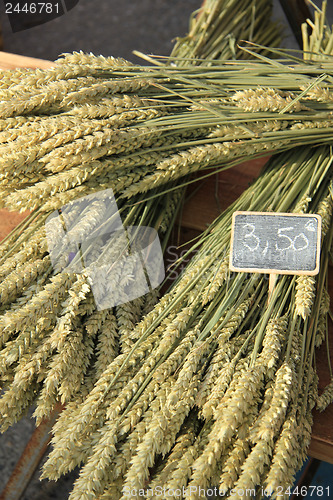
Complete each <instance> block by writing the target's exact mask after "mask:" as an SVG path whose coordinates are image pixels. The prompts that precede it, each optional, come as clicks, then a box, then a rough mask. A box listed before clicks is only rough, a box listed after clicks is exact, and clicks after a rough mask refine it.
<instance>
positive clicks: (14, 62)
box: [0, 52, 54, 69]
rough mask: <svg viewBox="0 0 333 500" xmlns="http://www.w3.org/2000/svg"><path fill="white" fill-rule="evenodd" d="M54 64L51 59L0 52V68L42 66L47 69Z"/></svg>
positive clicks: (33, 67) (34, 67)
mask: <svg viewBox="0 0 333 500" xmlns="http://www.w3.org/2000/svg"><path fill="white" fill-rule="evenodd" d="M52 66H54V63H53V62H51V61H45V60H44V59H35V58H34V57H26V56H20V55H18V54H9V53H8V52H0V69H15V68H32V69H36V68H42V69H47V68H51V67H52Z"/></svg>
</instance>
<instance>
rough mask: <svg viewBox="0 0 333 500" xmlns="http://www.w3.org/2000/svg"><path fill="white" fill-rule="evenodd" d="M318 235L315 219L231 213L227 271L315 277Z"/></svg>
mask: <svg viewBox="0 0 333 500" xmlns="http://www.w3.org/2000/svg"><path fill="white" fill-rule="evenodd" d="M320 234H321V218H320V216H318V215H313V214H305V215H303V214H281V213H273V212H235V213H234V215H233V225H232V239H231V255H230V268H231V270H234V271H252V272H278V273H281V274H317V273H318V271H319V254H320Z"/></svg>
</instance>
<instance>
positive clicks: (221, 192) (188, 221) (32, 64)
mask: <svg viewBox="0 0 333 500" xmlns="http://www.w3.org/2000/svg"><path fill="white" fill-rule="evenodd" d="M53 64H54V63H52V62H49V61H43V60H40V59H33V58H29V57H23V56H18V55H13V54H8V53H5V52H0V69H13V68H16V67H29V68H48V67H51V66H52V65H53ZM264 162H265V160H264V159H259V160H254V161H251V162H246V163H244V164H242V165H239V166H237V167H234V168H232V169H230V170H227V171H225V172H222V173H220V174H218V177H216V176H215V175H213V176H211V177H209V178H208V179H207V180H206V181H205V182H202V183H201V186H196V188H198V189H197V191H196V193H195V196H193V197H192V198H190V199H189V201H188V202H187V203H186V205H185V207H184V210H183V213H182V221H181V224H182V227H183V228H184V232H185V233H186V232H188V234H191V232H192V231H201V230H203V229H205V228H206V227H207V225H208V224H209V223H210V222H212V221H213V220H214V219H215V218H216V217H217V216H218V215H219V213H220V210H223V209H225V208H226V207H227V206H228V205H229V204H230V203H231V202H233V201H234V200H235V199H236V198H237V197H238V196H239V195H240V194H241V193H242V192H243V191H244V189H246V187H248V185H249V183H250V182H251V181H252V180H253V179H254V178H255V177H256V176H257V175H258V173H259V171H260V168H261V167H262V165H263V164H264ZM215 193H216V195H217V197H218V200H219V203H217V201H216V196H215ZM25 215H26V214H18V213H15V212H12V213H10V212H7V211H6V210H0V240H1V239H2V238H3V237H4V236H6V234H8V232H9V231H10V230H11V229H13V228H14V227H15V226H16V225H17V224H18V223H19V222H20V221H21V220H22V219H23V218H24V216H25ZM329 291H330V296H331V298H332V299H333V269H332V268H331V267H330V269H329ZM329 336H330V340H331V345H332V346H333V325H332V324H331V322H330V325H329ZM330 355H331V361H332V364H333V349H331V354H330ZM316 365H317V371H318V375H319V388H320V390H322V388H323V387H325V385H327V384H328V383H329V381H330V377H329V371H328V361H327V352H326V346H325V345H322V347H321V348H320V349H318V350H317V351H316ZM309 455H310V456H312V457H314V458H318V459H319V460H324V461H326V462H330V463H332V464H333V405H331V406H330V407H328V408H327V410H325V411H324V412H322V413H319V412H317V411H314V425H313V432H312V440H311V444H310V449H309Z"/></svg>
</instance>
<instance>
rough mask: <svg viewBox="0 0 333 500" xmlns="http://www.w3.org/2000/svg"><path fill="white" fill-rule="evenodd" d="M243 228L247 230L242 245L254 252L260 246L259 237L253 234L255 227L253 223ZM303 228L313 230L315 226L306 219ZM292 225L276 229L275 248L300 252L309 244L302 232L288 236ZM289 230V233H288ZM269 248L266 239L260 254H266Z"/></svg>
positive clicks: (292, 228) (282, 250) (281, 250)
mask: <svg viewBox="0 0 333 500" xmlns="http://www.w3.org/2000/svg"><path fill="white" fill-rule="evenodd" d="M243 228H244V229H245V230H246V231H247V233H246V234H245V236H244V242H243V244H244V246H245V247H246V248H248V249H249V250H250V252H255V251H256V250H258V249H259V248H260V243H261V241H260V238H259V237H258V236H257V235H256V234H255V230H256V227H255V225H254V224H250V223H247V224H244V225H243ZM304 228H305V229H306V230H307V231H310V232H314V231H315V227H314V224H313V222H312V221H308V222H307V223H306V224H305V226H304ZM293 230H294V227H292V226H290V227H281V228H280V229H278V230H277V235H276V241H275V249H276V250H278V251H280V252H285V251H287V250H294V251H295V252H301V251H302V250H305V249H306V248H308V246H309V240H308V238H307V237H306V235H305V234H304V233H303V232H302V233H299V234H297V235H296V236H294V237H293V238H292V237H291V236H290V231H293ZM288 232H289V234H288ZM268 249H269V241H268V240H266V245H265V247H264V249H263V250H262V254H263V255H266V253H267V252H268Z"/></svg>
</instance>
